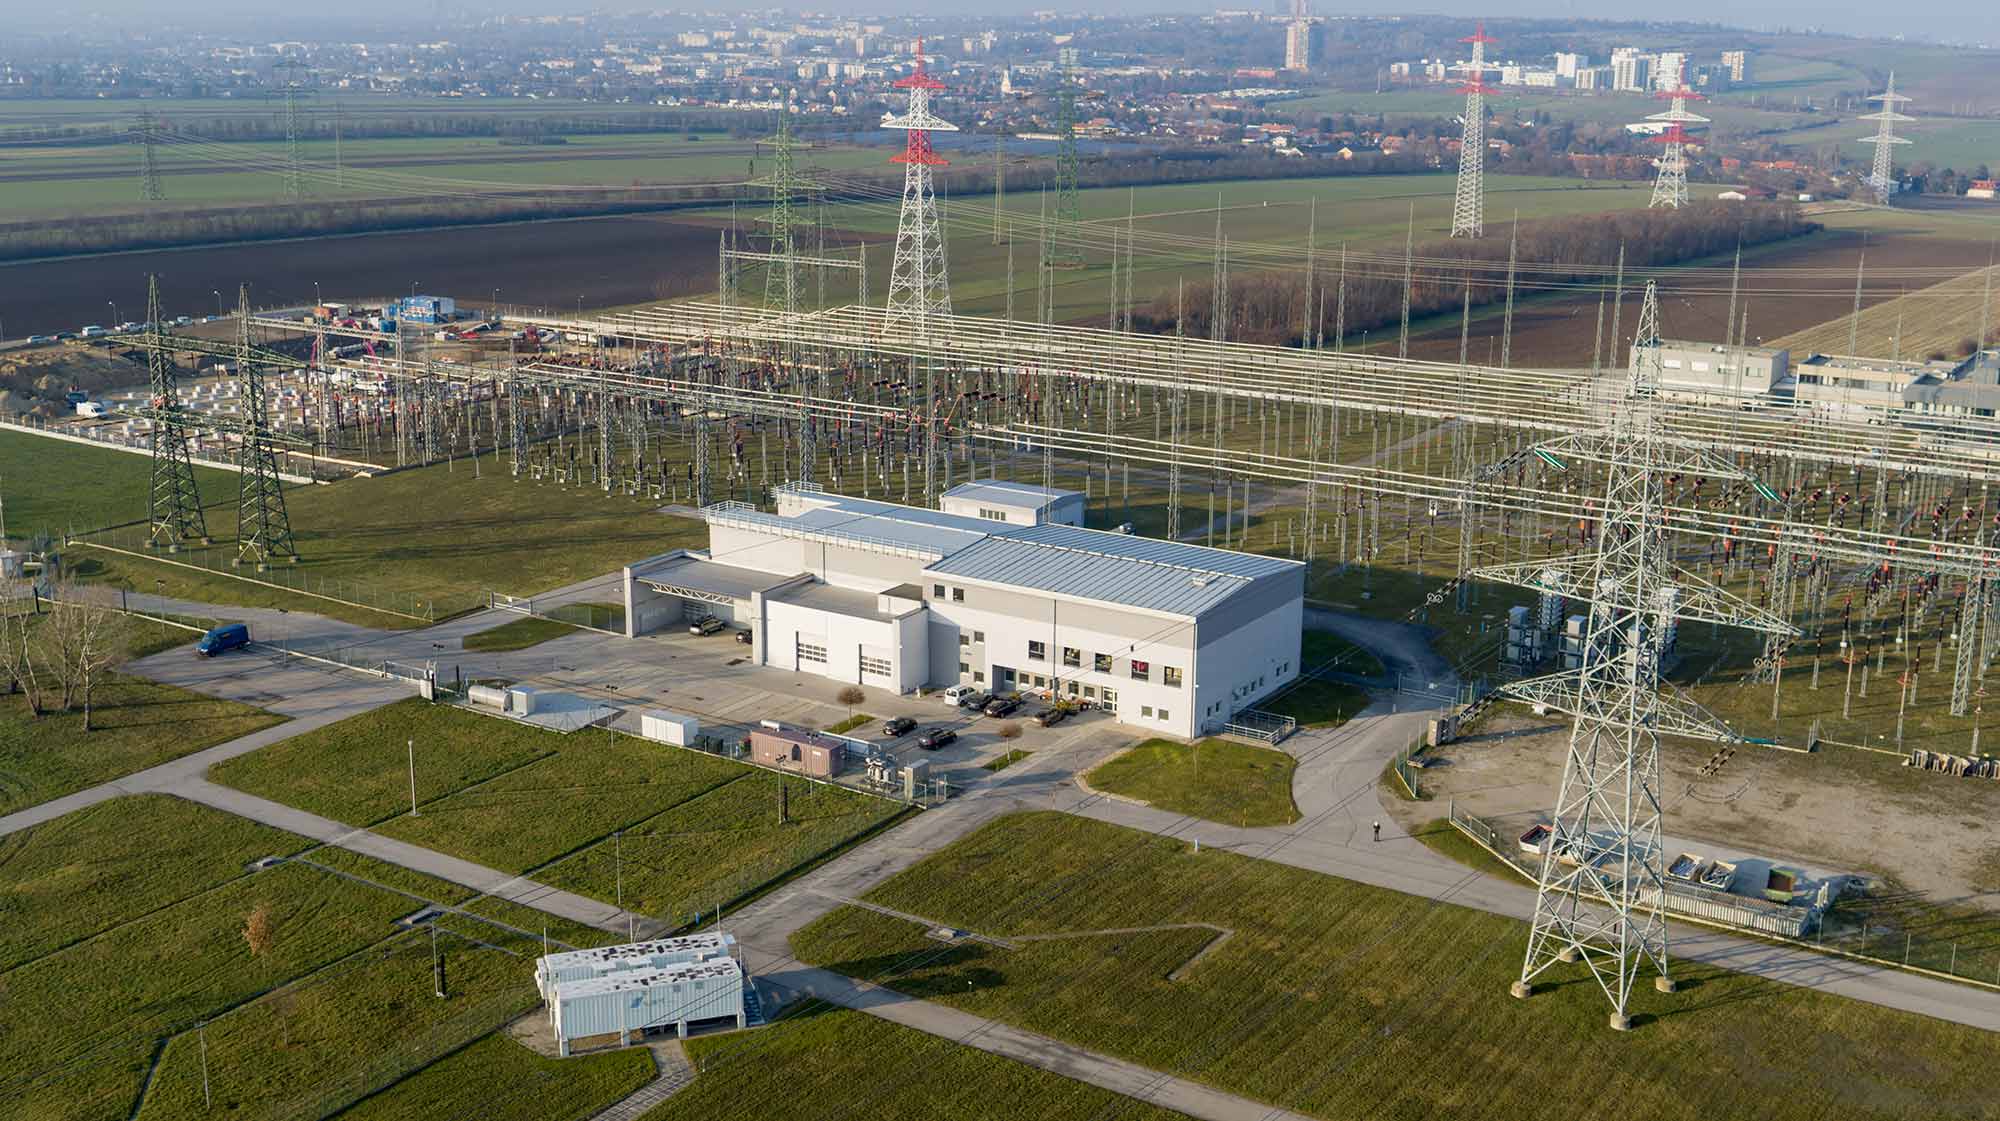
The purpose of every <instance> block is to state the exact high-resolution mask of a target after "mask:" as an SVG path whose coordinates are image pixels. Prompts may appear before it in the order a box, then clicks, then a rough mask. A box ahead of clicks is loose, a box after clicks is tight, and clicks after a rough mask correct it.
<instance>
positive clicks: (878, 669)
mask: <svg viewBox="0 0 2000 1121" xmlns="http://www.w3.org/2000/svg"><path fill="white" fill-rule="evenodd" d="M861 672H862V673H872V674H874V675H875V676H877V677H887V676H889V659H887V658H871V657H869V656H868V655H866V654H863V655H861Z"/></svg>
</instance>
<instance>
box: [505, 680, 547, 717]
mask: <svg viewBox="0 0 2000 1121" xmlns="http://www.w3.org/2000/svg"><path fill="white" fill-rule="evenodd" d="M539 696H540V694H539V692H538V691H537V690H536V689H535V687H534V686H532V685H516V686H514V687H513V688H511V689H509V690H507V711H508V712H511V713H513V714H514V715H516V716H532V715H534V712H535V701H536V700H537V699H538V698H539Z"/></svg>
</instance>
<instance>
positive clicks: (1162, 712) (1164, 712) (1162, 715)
mask: <svg viewBox="0 0 2000 1121" xmlns="http://www.w3.org/2000/svg"><path fill="white" fill-rule="evenodd" d="M1160 719H1162V720H1171V719H1173V717H1171V716H1169V715H1167V710H1166V709H1164V708H1163V709H1161V710H1160Z"/></svg>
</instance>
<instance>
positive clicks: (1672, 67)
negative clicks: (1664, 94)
mask: <svg viewBox="0 0 2000 1121" xmlns="http://www.w3.org/2000/svg"><path fill="white" fill-rule="evenodd" d="M1687 63H1688V56H1687V52H1686V51H1661V52H1660V53H1659V55H1658V56H1657V57H1656V58H1654V60H1653V84H1654V86H1655V87H1657V88H1659V89H1662V90H1677V89H1679V88H1681V82H1682V80H1683V79H1685V78H1686V77H1687Z"/></svg>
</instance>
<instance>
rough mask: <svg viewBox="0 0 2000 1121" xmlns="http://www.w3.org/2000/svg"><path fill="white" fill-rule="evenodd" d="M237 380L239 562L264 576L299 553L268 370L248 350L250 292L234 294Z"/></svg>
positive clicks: (243, 289)
mask: <svg viewBox="0 0 2000 1121" xmlns="http://www.w3.org/2000/svg"><path fill="white" fill-rule="evenodd" d="M236 354H237V357H236V362H237V367H236V376H237V378H238V379H239V380H240V381H241V383H242V385H243V419H244V421H245V428H244V430H243V447H242V454H241V458H240V459H239V460H238V468H239V473H238V476H237V485H236V559H235V560H234V561H233V562H231V563H234V564H242V563H244V562H245V561H249V562H251V563H254V564H255V565H256V566H257V567H258V569H259V570H262V569H263V568H265V567H266V566H267V565H269V564H270V562H271V561H272V560H273V559H274V558H281V559H284V560H287V561H291V562H293V563H297V561H298V559H299V550H298V548H297V547H296V546H295V545H293V544H292V519H291V516H290V515H289V514H287V513H286V512H285V492H284V489H283V480H281V479H279V478H278V453H277V449H275V448H273V447H272V446H271V413H270V407H271V402H270V398H269V396H268V395H267V394H266V393H265V391H264V370H263V367H262V365H261V364H259V363H258V361H257V359H256V357H255V348H254V347H252V346H251V345H250V286H249V285H247V284H245V285H242V286H241V287H239V288H238V289H237V292H236Z"/></svg>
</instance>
